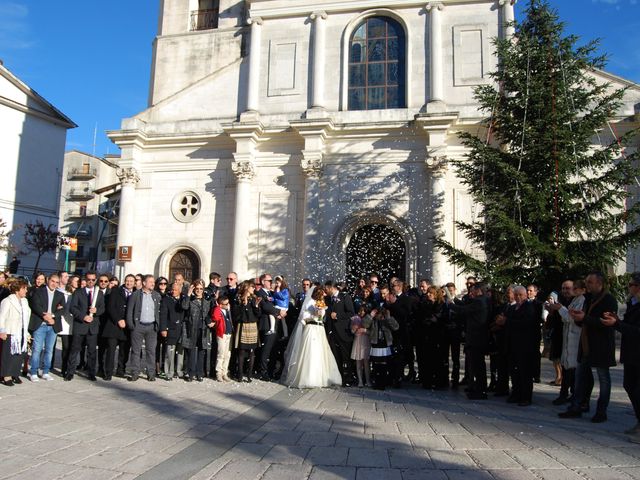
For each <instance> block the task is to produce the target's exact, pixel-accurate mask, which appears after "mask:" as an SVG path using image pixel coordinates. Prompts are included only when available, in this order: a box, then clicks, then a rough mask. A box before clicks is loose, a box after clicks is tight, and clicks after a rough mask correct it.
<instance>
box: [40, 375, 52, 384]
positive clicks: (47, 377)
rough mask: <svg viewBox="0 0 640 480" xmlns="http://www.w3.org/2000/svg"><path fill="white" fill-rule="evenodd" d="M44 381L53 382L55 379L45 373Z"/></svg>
mask: <svg viewBox="0 0 640 480" xmlns="http://www.w3.org/2000/svg"><path fill="white" fill-rule="evenodd" d="M42 379H43V380H46V381H47V382H53V377H52V376H51V374H50V373H45V374H44V375H42Z"/></svg>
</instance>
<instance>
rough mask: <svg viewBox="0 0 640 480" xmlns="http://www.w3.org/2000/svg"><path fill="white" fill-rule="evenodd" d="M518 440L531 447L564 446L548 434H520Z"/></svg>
mask: <svg viewBox="0 0 640 480" xmlns="http://www.w3.org/2000/svg"><path fill="white" fill-rule="evenodd" d="M518 440H520V441H521V442H522V443H524V444H525V445H526V446H528V447H531V448H559V447H561V446H562V445H561V444H560V443H559V442H557V441H555V440H554V439H552V438H550V437H548V436H546V435H520V436H519V437H518Z"/></svg>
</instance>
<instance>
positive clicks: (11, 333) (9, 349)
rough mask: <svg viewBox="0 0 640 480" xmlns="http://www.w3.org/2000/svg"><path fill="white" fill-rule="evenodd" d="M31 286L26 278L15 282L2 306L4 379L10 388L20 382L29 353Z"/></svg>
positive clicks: (0, 333) (0, 365) (1, 376)
mask: <svg viewBox="0 0 640 480" xmlns="http://www.w3.org/2000/svg"><path fill="white" fill-rule="evenodd" d="M28 287H29V286H28V284H27V282H26V281H24V280H22V279H18V280H11V281H10V283H9V291H10V292H11V294H10V295H9V296H8V297H7V298H5V299H4V300H3V301H2V303H0V349H2V353H1V354H0V355H1V356H0V379H2V383H4V384H5V385H6V386H8V387H13V385H14V384H16V383H22V380H20V377H19V375H20V367H21V366H22V363H23V361H24V358H25V355H26V353H27V342H28V340H29V333H28V327H29V320H30V318H31V308H29V302H28V301H27V291H28Z"/></svg>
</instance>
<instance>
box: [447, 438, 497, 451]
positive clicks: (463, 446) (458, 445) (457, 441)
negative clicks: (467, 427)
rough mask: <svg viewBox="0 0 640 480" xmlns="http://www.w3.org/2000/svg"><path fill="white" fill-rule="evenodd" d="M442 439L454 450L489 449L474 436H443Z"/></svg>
mask: <svg viewBox="0 0 640 480" xmlns="http://www.w3.org/2000/svg"><path fill="white" fill-rule="evenodd" d="M444 439H445V440H446V441H447V443H449V445H451V448H453V449H454V450H480V449H487V448H489V445H487V444H486V443H484V442H483V441H482V440H481V439H480V438H478V437H476V436H474V435H444Z"/></svg>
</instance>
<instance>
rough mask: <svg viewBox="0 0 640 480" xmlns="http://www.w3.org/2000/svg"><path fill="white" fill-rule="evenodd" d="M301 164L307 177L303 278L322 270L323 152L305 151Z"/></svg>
mask: <svg viewBox="0 0 640 480" xmlns="http://www.w3.org/2000/svg"><path fill="white" fill-rule="evenodd" d="M302 155H303V158H302V161H301V163H300V165H301V167H302V171H303V172H304V175H305V182H304V193H305V204H304V221H303V227H302V231H303V251H302V267H303V271H302V274H303V276H309V275H317V274H318V273H320V271H321V270H322V271H323V270H324V269H322V268H321V267H322V266H321V265H319V264H318V258H319V253H320V251H319V250H320V244H319V242H318V239H319V235H320V216H321V212H320V178H321V177H322V173H323V171H324V165H323V163H322V152H320V151H316V150H303V151H302Z"/></svg>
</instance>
